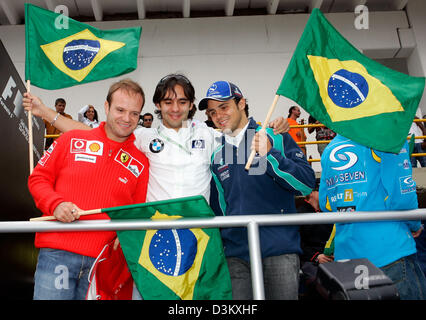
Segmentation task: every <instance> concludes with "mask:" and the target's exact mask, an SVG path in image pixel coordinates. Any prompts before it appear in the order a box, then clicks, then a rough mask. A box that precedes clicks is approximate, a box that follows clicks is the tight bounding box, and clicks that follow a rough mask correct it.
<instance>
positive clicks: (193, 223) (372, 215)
mask: <svg viewBox="0 0 426 320" xmlns="http://www.w3.org/2000/svg"><path fill="white" fill-rule="evenodd" d="M425 218H426V209H416V210H406V211H370V212H363V211H358V212H345V213H343V212H321V213H294V214H283V215H277V214H264V215H241V216H226V217H212V218H199V219H192V218H191V219H189V218H183V219H179V220H160V221H153V220H85V221H75V222H72V223H62V222H57V221H4V222H0V233H28V232H53V231H55V232H65V231H98V230H116V231H117V230H149V229H153V230H157V229H187V228H224V227H246V228H247V232H248V246H249V253H250V266H251V276H252V284H253V298H254V299H255V300H264V299H265V292H264V285H263V270H262V256H261V250H260V241H259V226H272V225H304V224H333V223H344V222H362V221H383V220H422V219H425Z"/></svg>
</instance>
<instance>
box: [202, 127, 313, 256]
mask: <svg viewBox="0 0 426 320" xmlns="http://www.w3.org/2000/svg"><path fill="white" fill-rule="evenodd" d="M259 129H260V127H259V126H258V125H257V124H256V122H255V121H254V120H253V119H251V118H250V121H249V124H248V128H247V130H246V132H245V135H244V138H243V139H242V141H241V143H240V145H239V147H238V148H237V147H235V146H233V145H231V144H228V143H227V142H226V140H225V138H224V137H223V138H222V144H221V146H220V147H219V148H218V149H217V150H216V151H215V152H214V153H213V155H212V162H211V169H212V173H213V178H214V181H215V183H213V184H212V186H213V188H212V194H213V195H214V194H215V193H217V195H218V198H219V200H218V202H217V203H216V204H218V205H217V206H216V205H215V202H213V201H212V202H211V206H212V208H213V209H214V211H215V213H216V214H217V215H247V214H249V215H255V214H287V213H295V212H296V207H295V201H294V195H295V194H304V195H306V194H309V193H311V191H312V188H313V187H314V186H315V173H314V171H313V170H312V168H311V167H310V165H309V164H308V162H307V161H306V158H305V156H304V154H303V152H302V151H301V149H300V148H299V147H298V146H297V144H296V143H295V142H294V140H293V139H292V138H291V136H290V135H289V134H288V133H285V134H280V135H274V134H273V132H272V130H270V129H267V133H268V138H269V140H270V141H271V143H272V145H273V148H272V149H271V150H270V151H269V152H268V154H267V156H265V157H258V156H256V157H255V159H254V161H253V164H252V166H251V168H250V170H249V171H246V170H245V164H246V162H247V158H248V156H249V155H250V152H251V150H250V146H251V142H252V139H253V135H254V134H255V132H256V131H257V130H259ZM259 233H260V242H261V251H262V256H263V257H269V256H276V255H281V254H286V253H301V248H300V235H299V227H298V226H271V227H261V228H260V232H259ZM222 239H223V244H224V248H225V255H226V256H227V257H239V258H242V259H245V260H247V261H249V251H248V242H247V241H248V240H247V229H246V228H225V229H222Z"/></svg>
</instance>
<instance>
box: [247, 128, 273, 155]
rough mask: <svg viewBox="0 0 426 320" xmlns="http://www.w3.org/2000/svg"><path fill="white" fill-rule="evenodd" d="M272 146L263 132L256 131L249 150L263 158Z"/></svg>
mask: <svg viewBox="0 0 426 320" xmlns="http://www.w3.org/2000/svg"><path fill="white" fill-rule="evenodd" d="M271 148H272V145H271V142H270V141H269V139H268V136H267V135H266V131H265V130H260V131H258V132H257V133H256V134H255V135H254V138H253V141H252V143H251V150H255V151H256V152H257V153H259V154H260V156H262V157H263V156H265V155H266V154H267V153H268V152H269V150H271Z"/></svg>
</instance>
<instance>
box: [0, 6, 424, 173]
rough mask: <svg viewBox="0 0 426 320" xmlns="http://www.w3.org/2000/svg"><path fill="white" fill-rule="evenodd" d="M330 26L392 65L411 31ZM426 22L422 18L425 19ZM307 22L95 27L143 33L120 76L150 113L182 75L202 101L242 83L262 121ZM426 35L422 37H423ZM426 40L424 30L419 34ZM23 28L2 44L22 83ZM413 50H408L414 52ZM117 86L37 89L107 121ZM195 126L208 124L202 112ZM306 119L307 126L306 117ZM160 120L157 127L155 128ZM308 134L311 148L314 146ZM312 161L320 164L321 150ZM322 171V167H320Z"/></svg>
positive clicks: (373, 24) (8, 32)
mask: <svg viewBox="0 0 426 320" xmlns="http://www.w3.org/2000/svg"><path fill="white" fill-rule="evenodd" d="M326 16H327V18H328V19H329V20H330V22H331V23H332V24H333V25H334V26H335V27H336V28H337V29H338V30H339V31H340V32H341V33H342V34H343V36H344V37H346V38H347V39H348V40H349V41H350V42H352V43H353V44H354V45H355V46H356V47H357V48H359V49H360V50H362V51H363V52H365V53H366V54H367V55H369V56H370V57H374V58H393V57H394V56H395V55H396V53H397V52H398V51H399V49H400V41H399V38H398V32H397V29H398V28H401V29H406V28H408V22H407V17H406V15H405V13H404V12H402V11H399V12H370V17H369V29H368V30H356V29H355V28H354V19H355V16H354V14H352V13H334V14H328V15H326ZM423 16H424V14H423ZM307 19H308V15H306V14H297V15H272V16H247V17H218V18H189V19H167V20H160V19H158V20H157V19H156V20H142V21H136V20H135V21H120V22H94V23H91V24H92V25H93V26H95V27H98V28H101V29H113V28H120V27H128V26H138V25H140V26H142V37H141V46H140V52H139V58H138V69H137V70H136V71H134V72H132V73H130V74H127V75H124V76H122V77H131V78H133V79H134V80H137V81H139V82H140V84H141V85H142V86H143V88H144V90H145V93H146V97H147V101H146V104H145V108H144V112H153V110H154V106H153V104H152V102H151V101H152V94H153V91H154V88H155V86H156V84H157V82H158V80H159V79H160V78H162V77H163V76H164V75H166V74H168V73H171V72H183V73H184V74H186V75H187V76H188V77H189V78H190V79H191V81H192V82H193V84H194V86H195V89H196V97H197V99H198V100H200V99H201V98H202V97H203V96H204V94H205V91H206V90H207V88H208V86H209V85H210V84H211V83H212V82H214V81H216V80H229V81H231V82H234V83H235V84H237V85H238V86H239V87H240V89H241V90H242V92H243V94H244V95H245V96H246V97H247V98H248V101H249V106H250V114H251V115H252V116H253V117H254V118H255V119H256V120H257V121H263V120H264V118H265V116H266V113H267V109H268V108H269V106H270V105H271V103H272V101H273V99H274V95H275V91H276V89H277V88H278V85H279V83H280V81H281V79H282V76H283V75H284V72H285V69H286V67H287V65H288V63H289V60H290V58H291V56H292V53H293V51H294V49H295V47H296V45H297V42H298V40H299V37H300V35H301V34H302V32H303V29H304V26H305V24H306V21H307ZM424 30H425V29H423V35H425V32H424ZM419 32H420V33H422V31H419ZM24 33H25V28H24V26H0V38H1V40H2V41H3V43H4V45H5V46H6V48H7V50H8V51H9V54H10V55H11V57H12V60H13V61H14V63H15V66H16V67H17V69H18V72H20V74H21V76H22V78H24V70H25V68H24V67H25V37H24ZM409 51H410V50H409ZM114 81H116V79H108V80H103V81H99V82H95V83H89V84H85V85H80V86H75V87H71V88H67V89H62V90H55V91H48V90H43V89H39V88H36V87H32V89H31V90H32V92H33V93H35V94H37V95H39V96H40V97H41V98H42V99H43V101H44V102H45V103H46V104H47V105H49V106H52V107H53V104H54V100H55V99H56V98H57V97H63V98H65V99H66V100H67V109H66V112H67V113H69V114H71V115H72V116H73V117H74V118H76V115H77V111H78V109H79V108H81V106H83V105H85V104H93V105H95V107H96V108H97V109H98V111H101V112H100V115H101V119H102V120H103V119H104V118H105V116H104V112H103V103H104V100H105V96H106V92H107V89H108V87H109V85H110V84H111V83H112V82H114ZM292 104H293V103H292V102H291V101H290V100H288V99H286V98H285V97H280V99H279V102H278V105H277V108H276V110H275V112H274V114H273V116H272V118H275V117H278V116H284V117H286V116H287V114H288V109H289V107H290V106H291V105H292ZM195 117H196V118H197V119H200V120H205V115H204V113H201V112H199V111H198V112H197V113H196V116H195ZM302 118H304V119H305V120H307V118H308V115H307V114H306V112H303V113H302ZM156 124H158V120H155V121H154V125H156ZM314 139H315V137H314V134H312V135H308V141H309V140H314ZM308 154H312V156H313V158H318V153H317V152H316V146H315V145H312V146H308ZM314 169H315V170H317V171H319V170H320V166H319V163H314Z"/></svg>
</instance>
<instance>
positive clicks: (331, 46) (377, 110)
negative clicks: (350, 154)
mask: <svg viewBox="0 0 426 320" xmlns="http://www.w3.org/2000/svg"><path fill="white" fill-rule="evenodd" d="M424 87H425V79H424V78H418V77H411V76H408V75H406V74H403V73H400V72H397V71H394V70H392V69H389V68H387V67H385V66H383V65H381V64H379V63H377V62H375V61H373V60H371V59H369V58H368V57H366V56H365V55H363V54H362V53H361V52H359V51H358V50H357V49H356V48H355V47H354V46H352V45H351V44H350V43H349V42H348V41H347V40H346V39H345V38H343V36H342V35H340V33H339V32H338V31H337V30H336V29H335V28H334V27H333V26H332V25H331V24H330V23H329V22H328V21H327V19H326V18H325V17H324V15H323V14H322V13H321V11H320V10H319V9H314V10H313V11H312V14H311V16H310V17H309V20H308V23H307V25H306V27H305V30H304V31H303V34H302V36H301V38H300V40H299V42H298V44H297V47H296V50H295V52H294V54H293V57H292V59H291V61H290V64H289V66H288V68H287V71H286V72H285V74H284V77H283V79H282V81H281V84H280V86H279V88H278V90H277V94H278V95H283V96H286V97H288V98H290V99H292V100H294V101H295V102H297V103H298V104H299V105H300V106H301V107H302V108H303V109H305V110H306V111H307V112H308V113H309V114H311V115H312V116H313V117H314V118H315V119H317V120H318V121H320V122H321V123H323V124H324V125H325V126H327V127H329V128H330V129H332V130H334V131H335V132H337V133H339V134H341V135H343V136H345V137H347V138H349V139H352V140H354V141H356V142H358V143H360V144H363V145H365V146H368V147H371V148H373V149H377V150H380V151H386V152H393V153H398V152H399V151H400V150H401V148H402V146H403V144H404V142H405V141H406V139H407V135H408V131H409V129H410V126H411V124H412V121H413V118H414V115H415V113H416V110H417V107H418V104H419V102H420V99H421V97H422V94H423V90H424Z"/></svg>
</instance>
